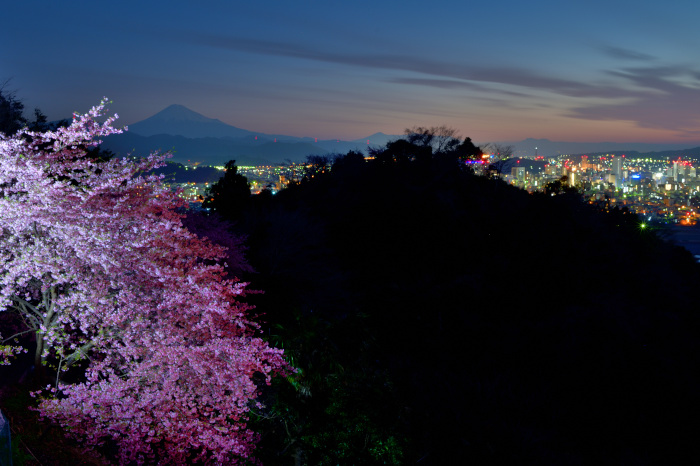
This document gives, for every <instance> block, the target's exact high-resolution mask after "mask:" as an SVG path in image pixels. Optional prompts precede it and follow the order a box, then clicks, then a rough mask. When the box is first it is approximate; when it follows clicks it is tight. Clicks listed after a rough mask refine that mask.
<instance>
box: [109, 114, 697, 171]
mask: <svg viewBox="0 0 700 466" xmlns="http://www.w3.org/2000/svg"><path fill="white" fill-rule="evenodd" d="M400 137H401V136H400V135H389V134H384V133H381V132H379V133H374V134H372V135H370V136H367V137H365V138H360V139H355V140H352V141H341V140H338V139H331V140H317V139H315V138H311V137H295V136H288V135H283V134H267V133H262V132H256V131H249V130H246V129H242V128H238V127H236V126H232V125H229V124H227V123H224V122H223V121H221V120H218V119H215V118H209V117H206V116H204V115H202V114H200V113H197V112H195V111H194V110H191V109H189V108H187V107H185V106H184V105H178V104H173V105H170V106H168V107H166V108H164V109H163V110H161V111H160V112H158V113H156V114H155V115H153V116H151V117H148V118H146V119H145V120H142V121H139V122H136V123H133V124H131V125H129V131H128V132H126V133H124V134H118V135H112V136H109V137H107V138H105V140H104V143H103V147H104V148H105V149H109V150H112V151H114V152H115V153H117V154H119V155H122V156H124V155H127V154H130V153H134V154H136V155H146V154H148V153H150V152H152V151H155V150H161V151H172V152H173V154H174V156H173V161H175V162H179V163H184V164H187V163H190V164H194V163H201V164H203V165H224V164H225V163H226V162H227V161H229V160H236V162H237V164H238V165H270V164H279V163H285V162H288V161H294V162H299V161H303V160H304V159H305V158H306V156H308V155H331V154H336V153H338V154H345V153H347V152H348V151H351V150H356V151H360V152H363V153H366V150H367V149H368V147H381V146H384V145H386V143H387V142H389V141H392V140H395V139H398V138H400ZM483 143H484V142H477V144H483ZM504 144H509V145H513V146H514V148H515V153H514V154H513V155H515V156H519V157H528V156H530V157H531V156H534V155H535V154H537V155H542V156H545V157H553V156H557V155H562V154H568V155H577V154H586V153H589V154H592V153H615V152H616V153H625V152H630V153H632V152H633V151H636V152H638V153H649V152H652V151H655V152H659V151H668V152H669V153H670V155H669V156H679V155H680V156H682V155H684V154H688V155H687V156H695V155H690V154H691V153H692V154H695V153H696V152H697V153H700V149H698V150H696V149H697V148H695V149H689V148H688V147H690V146H692V144H691V143H688V144H647V143H618V142H600V143H590V142H563V141H550V140H548V139H532V138H529V139H525V140H523V141H518V142H507V143H504ZM695 145H696V146H700V142H698V143H695Z"/></svg>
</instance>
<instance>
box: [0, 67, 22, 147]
mask: <svg viewBox="0 0 700 466" xmlns="http://www.w3.org/2000/svg"><path fill="white" fill-rule="evenodd" d="M8 83H9V80H8V81H5V82H3V83H2V84H0V133H2V134H4V135H6V136H11V135H13V134H15V133H16V132H17V131H19V129H20V128H23V127H24V126H25V125H26V124H27V120H26V119H25V118H24V115H23V112H24V104H23V103H22V101H21V100H19V99H17V97H16V96H15V93H14V92H11V91H8V90H6V87H7V84H8Z"/></svg>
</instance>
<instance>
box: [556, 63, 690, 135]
mask: <svg viewBox="0 0 700 466" xmlns="http://www.w3.org/2000/svg"><path fill="white" fill-rule="evenodd" d="M611 73H612V74H614V75H615V76H617V77H620V78H624V79H626V80H627V81H629V82H631V83H632V84H634V85H635V86H637V87H640V88H644V89H646V90H647V92H644V93H640V96H639V97H638V98H637V99H636V100H634V101H633V102H630V103H618V104H616V105H597V106H587V107H579V108H574V109H572V110H571V113H570V114H569V116H571V117H574V118H584V119H589V120H628V121H633V122H635V123H636V124H637V125H638V126H639V127H642V128H654V129H665V130H671V131H675V132H676V133H677V135H678V136H681V137H695V136H697V134H698V130H699V129H700V114H698V108H700V74H699V73H698V72H697V71H695V70H693V69H691V68H689V67H683V66H673V67H671V66H659V67H645V68H625V69H622V70H619V71H613V72H611ZM681 83H683V84H681Z"/></svg>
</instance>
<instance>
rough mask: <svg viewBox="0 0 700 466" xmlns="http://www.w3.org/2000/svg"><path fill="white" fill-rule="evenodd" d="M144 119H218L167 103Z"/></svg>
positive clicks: (182, 106)
mask: <svg viewBox="0 0 700 466" xmlns="http://www.w3.org/2000/svg"><path fill="white" fill-rule="evenodd" d="M146 120H188V121H219V120H215V119H214V118H208V117H205V116H204V115H202V114H201V113H197V112H195V111H194V110H191V109H189V108H187V107H185V106H184V105H180V104H172V105H169V106H168V107H166V108H164V109H163V110H161V111H160V112H158V113H156V114H155V115H153V116H152V117H150V118H147V119H146ZM146 120H144V121H146Z"/></svg>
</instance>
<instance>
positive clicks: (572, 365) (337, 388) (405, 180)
mask: <svg viewBox="0 0 700 466" xmlns="http://www.w3.org/2000/svg"><path fill="white" fill-rule="evenodd" d="M400 145H401V146H402V147H398V146H399V144H393V145H392V144H390V145H389V146H388V147H387V152H389V153H388V154H384V153H382V154H377V157H376V159H375V160H374V161H371V162H360V161H359V159H358V158H357V157H356V156H354V155H349V156H348V159H347V160H345V159H344V158H339V159H337V160H336V162H335V164H334V165H333V167H332V169H331V170H330V171H326V172H325V173H322V174H321V175H317V176H315V177H314V178H313V180H312V181H309V182H306V183H301V184H299V185H296V186H293V187H291V188H290V189H288V190H285V191H282V192H280V193H279V194H278V195H277V196H274V197H272V196H269V197H267V198H265V199H263V198H261V199H256V203H254V204H253V205H252V208H251V209H250V210H249V211H248V212H247V214H246V221H245V222H244V226H245V228H246V229H247V233H248V234H249V238H250V243H249V245H250V248H251V249H250V252H249V258H250V261H251V265H252V266H253V267H254V268H256V270H257V271H258V274H257V275H254V276H251V277H250V279H251V280H252V281H253V284H254V285H253V286H254V287H256V288H260V289H264V290H266V294H265V295H262V296H259V297H257V298H256V299H258V304H259V308H260V309H264V310H265V311H266V312H267V314H266V319H267V321H268V327H267V329H266V332H267V333H268V334H269V336H270V338H273V339H276V341H278V342H279V343H280V344H284V346H285V348H287V349H288V351H289V354H290V355H291V356H292V357H293V362H294V364H295V365H297V367H300V368H301V369H302V372H301V374H300V375H299V376H298V377H297V378H295V379H293V380H292V381H291V382H292V383H289V382H285V381H282V383H280V384H278V385H276V386H275V389H274V390H272V391H271V392H267V393H266V395H265V396H266V397H267V401H268V402H269V403H268V409H269V410H270V411H267V412H266V413H267V414H263V415H262V416H263V417H264V416H267V417H270V418H273V419H266V420H264V419H260V420H259V422H260V428H261V429H262V431H263V432H264V439H263V441H262V443H261V445H260V454H261V458H263V460H268V461H272V462H275V461H280V457H285V456H288V457H290V456H296V457H297V458H299V459H301V460H303V461H305V462H307V463H308V464H316V463H318V464H336V463H347V462H353V461H354V462H355V463H358V462H359V463H372V462H376V463H382V462H387V463H390V462H391V461H394V460H395V461H396V462H398V463H404V464H413V463H416V462H418V461H420V464H456V463H455V461H459V462H461V463H460V464H468V463H472V464H495V463H508V464H594V463H595V464H611V463H615V464H657V463H674V464H682V463H688V462H691V461H692V462H697V461H698V459H699V458H698V457H697V452H696V450H695V448H694V442H695V441H694V432H695V430H696V424H698V422H699V421H698V419H700V416H699V415H700V412H699V411H700V409H699V408H698V404H697V402H696V401H695V399H696V394H697V393H698V389H700V378H699V376H698V362H699V361H698V358H699V357H700V353H699V352H698V348H697V346H698V343H697V337H696V335H697V333H698V319H697V317H696V310H695V309H694V301H693V291H694V284H695V283H696V282H697V280H698V278H699V277H698V268H697V265H696V264H695V263H694V261H693V258H692V256H691V255H690V254H689V253H687V251H685V250H683V249H681V248H677V247H673V246H671V245H669V244H666V243H664V242H662V241H661V240H659V239H658V238H657V237H656V236H655V235H654V234H653V233H651V232H649V231H648V230H643V229H641V228H640V226H639V221H638V219H637V217H636V216H634V215H632V214H629V213H627V212H625V211H620V210H613V211H611V212H604V211H602V210H601V209H599V208H597V207H595V206H589V205H587V204H583V203H582V202H581V201H580V199H579V198H578V196H577V194H576V193H575V191H571V190H565V189H563V187H553V188H562V189H556V190H553V192H554V191H556V192H557V193H559V194H558V195H555V196H551V194H552V193H548V194H534V195H531V194H528V193H526V192H524V191H521V190H518V189H515V188H513V187H510V186H508V185H505V184H504V183H502V182H500V181H496V180H490V179H486V178H483V177H478V176H475V175H473V174H471V173H470V172H469V171H468V170H463V169H462V168H461V167H460V165H458V164H456V163H446V162H445V160H444V158H441V157H438V156H433V157H424V158H421V157H420V156H416V155H419V154H421V150H422V149H420V147H419V146H414V148H416V151H415V153H414V154H413V155H411V154H410V149H411V147H410V145H406V144H403V143H400ZM399 148H400V149H401V150H397V149H399ZM407 151H408V152H407ZM336 168H337V169H336ZM359 419H362V420H363V421H360V420H359ZM358 425H361V426H362V428H361V429H360V430H362V432H363V433H356V434H353V429H354V428H355V427H356V426H358ZM363 434H364V435H363ZM360 439H364V443H363V442H360V441H359V440H360ZM331 444H333V445H335V447H334V448H330V447H329V445H331ZM388 444H391V447H390V448H387V449H386V450H384V451H385V453H386V454H385V456H383V457H381V456H372V455H370V454H369V451H370V450H371V449H372V448H373V447H374V448H379V447H378V445H383V446H386V445H388ZM391 455H393V456H391ZM350 458H354V459H350ZM390 458H394V460H391V459H390Z"/></svg>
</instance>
